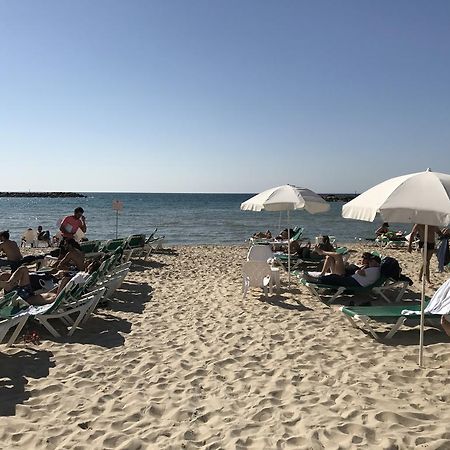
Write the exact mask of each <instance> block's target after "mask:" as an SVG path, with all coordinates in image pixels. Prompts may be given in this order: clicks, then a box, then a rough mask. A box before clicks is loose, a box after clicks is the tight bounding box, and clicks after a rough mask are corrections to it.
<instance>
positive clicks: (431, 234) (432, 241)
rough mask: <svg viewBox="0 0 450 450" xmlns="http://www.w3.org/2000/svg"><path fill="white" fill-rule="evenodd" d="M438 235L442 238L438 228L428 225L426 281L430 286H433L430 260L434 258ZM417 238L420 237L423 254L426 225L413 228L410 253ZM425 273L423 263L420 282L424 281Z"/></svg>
mask: <svg viewBox="0 0 450 450" xmlns="http://www.w3.org/2000/svg"><path fill="white" fill-rule="evenodd" d="M436 235H438V236H442V232H441V230H440V229H439V228H438V227H436V226H434V225H428V236H427V260H426V268H425V279H426V280H427V282H428V283H430V284H431V281H430V260H431V257H432V256H433V253H434V249H435V247H436ZM416 236H419V248H420V249H422V253H423V248H424V246H425V225H422V224H417V223H416V224H415V225H414V226H413V229H412V231H411V234H410V236H409V243H408V252H409V253H411V251H412V243H413V241H414V238H415V237H416ZM423 271H424V267H423V262H422V265H421V267H420V271H419V280H420V281H422V276H423Z"/></svg>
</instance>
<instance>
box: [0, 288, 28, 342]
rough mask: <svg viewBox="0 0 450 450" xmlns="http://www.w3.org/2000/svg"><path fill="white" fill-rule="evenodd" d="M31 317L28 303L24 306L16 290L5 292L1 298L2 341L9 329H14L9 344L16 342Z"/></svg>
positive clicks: (0, 335) (0, 334) (0, 331)
mask: <svg viewBox="0 0 450 450" xmlns="http://www.w3.org/2000/svg"><path fill="white" fill-rule="evenodd" d="M28 318H29V314H28V305H27V306H24V305H23V304H22V302H21V300H20V297H18V296H17V293H16V292H10V293H8V294H5V295H4V296H3V297H2V298H1V299H0V343H1V342H2V341H3V339H4V338H5V336H6V335H7V333H8V331H9V330H12V329H14V328H15V329H14V332H13V333H12V335H11V337H10V338H9V340H8V343H7V346H8V347H9V346H10V345H12V344H14V342H15V341H16V339H17V337H18V336H19V333H20V332H21V331H22V328H23V327H24V325H25V323H26V322H27V320H28Z"/></svg>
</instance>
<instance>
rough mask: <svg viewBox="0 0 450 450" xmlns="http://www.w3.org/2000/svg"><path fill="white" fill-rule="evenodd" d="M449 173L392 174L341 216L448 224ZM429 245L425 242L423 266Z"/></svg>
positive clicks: (421, 328) (421, 340) (423, 282)
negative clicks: (377, 217)
mask: <svg viewBox="0 0 450 450" xmlns="http://www.w3.org/2000/svg"><path fill="white" fill-rule="evenodd" d="M449 194H450V175H447V174H443V173H437V172H432V171H431V170H430V169H427V170H426V171H425V172H418V173H412V174H409V175H403V176H400V177H395V178H391V179H389V180H387V181H384V182H382V183H380V184H377V185H376V186H374V187H372V188H370V189H369V190H367V191H366V192H364V193H362V194H361V195H359V196H358V197H356V198H354V199H353V200H352V201H350V202H348V203H346V204H345V205H344V206H343V207H342V217H345V218H347V219H357V220H366V221H369V222H372V221H373V220H374V218H375V216H376V214H377V213H379V214H380V215H381V217H382V219H383V220H384V221H386V222H399V223H418V224H423V225H425V242H427V239H428V226H430V225H434V226H438V227H442V226H447V225H448V224H449V223H450V195H449ZM426 261H427V246H426V245H424V251H423V267H424V268H425V267H426ZM425 278H426V277H425V274H423V275H422V296H421V320H420V342H419V365H420V366H422V362H423V327H424V310H425Z"/></svg>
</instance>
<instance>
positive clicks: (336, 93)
mask: <svg viewBox="0 0 450 450" xmlns="http://www.w3.org/2000/svg"><path fill="white" fill-rule="evenodd" d="M0 154H1V166H2V171H1V175H0V191H5V190H8V191H20V190H39V191H47V190H58V191H60V190H63V191H70V190H74V191H129V192H258V191H261V190H263V189H266V188H269V187H271V186H276V185H279V184H285V183H292V184H296V185H299V186H305V187H309V188H311V189H313V190H315V191H317V192H355V191H358V192H361V191H363V190H364V189H366V188H369V187H371V186H372V185H374V184H376V183H378V182H381V181H383V180H385V179H387V178H390V177H392V176H396V175H401V174H405V173H410V172H416V171H422V170H425V169H426V168H427V167H431V168H432V169H433V170H435V171H440V172H445V173H450V1H447V0H433V1H426V0H423V1H414V0H384V1H383V0H379V1H369V0H353V1H351V0H348V1H345V0H343V1H335V0H330V1H324V0H309V1H302V0H283V1H279V0H273V1H268V0H221V1H219V0H159V1H152V0H132V1H125V0H121V1H116V0H77V1H69V0H52V1H49V0H40V1H36V0H20V1H15V0H0Z"/></svg>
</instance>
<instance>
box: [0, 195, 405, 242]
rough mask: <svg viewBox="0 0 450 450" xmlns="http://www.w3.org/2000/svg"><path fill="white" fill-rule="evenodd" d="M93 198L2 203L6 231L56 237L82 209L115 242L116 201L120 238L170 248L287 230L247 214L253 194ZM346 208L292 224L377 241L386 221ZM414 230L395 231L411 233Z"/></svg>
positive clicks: (275, 216) (298, 216)
mask: <svg viewBox="0 0 450 450" xmlns="http://www.w3.org/2000/svg"><path fill="white" fill-rule="evenodd" d="M86 195H87V198H69V199H62V198H60V199H54V198H0V214H1V215H0V217H1V218H0V228H1V229H9V230H10V232H11V235H12V239H15V240H17V239H19V238H20V236H21V235H22V233H23V231H24V230H25V229H27V228H29V227H30V228H37V226H38V225H42V226H43V228H44V229H45V230H46V229H48V230H50V232H51V234H52V235H53V234H54V233H55V232H56V231H57V229H58V228H57V222H58V220H60V219H61V218H62V217H64V216H65V215H68V214H71V213H72V212H73V209H74V208H75V207H77V206H82V207H83V208H84V210H85V216H86V221H87V226H88V232H87V237H88V238H89V239H107V238H113V237H115V234H116V213H115V211H113V209H112V202H113V201H114V200H120V201H122V202H123V206H124V208H123V211H122V212H121V213H120V215H119V221H118V234H119V236H128V235H130V234H134V233H145V234H149V233H150V232H152V231H153V230H154V229H155V228H156V227H157V228H158V233H161V234H164V235H165V236H166V238H167V243H168V245H169V244H243V243H244V242H245V240H246V239H247V238H248V237H249V236H250V235H251V234H252V233H254V232H255V231H260V230H267V229H270V230H271V231H272V233H274V232H278V231H279V229H280V228H285V227H286V213H283V214H281V215H280V213H268V212H250V211H241V210H240V209H239V206H240V204H241V203H242V202H243V201H245V200H247V199H249V198H250V197H251V196H252V195H253V194H136V193H133V194H128V193H117V194H112V193H86ZM342 204H343V203H340V202H336V203H331V209H330V211H329V212H327V213H325V214H317V215H311V214H308V213H307V212H304V211H295V212H291V213H290V214H291V225H292V226H295V225H298V226H302V227H304V228H305V233H304V235H305V236H307V237H310V238H312V239H313V238H314V237H315V236H317V235H320V234H329V235H334V236H336V237H337V239H338V241H339V242H343V243H349V242H354V241H355V239H358V238H362V239H364V238H365V237H368V236H373V231H374V230H375V229H376V228H377V226H378V225H379V224H380V222H381V220H380V219H376V221H375V222H374V223H367V222H360V221H356V220H348V219H343V218H342V217H341V208H342ZM409 228H410V227H409V226H408V225H398V226H392V227H391V229H393V230H394V229H409Z"/></svg>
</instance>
